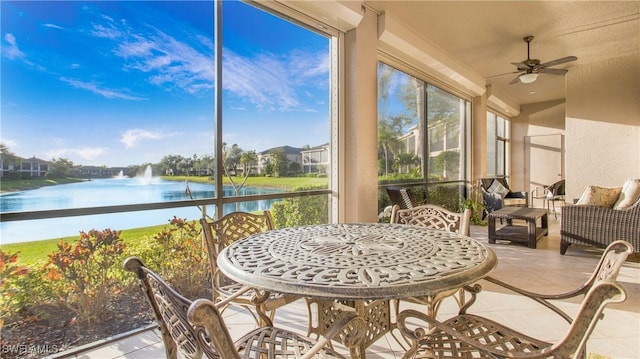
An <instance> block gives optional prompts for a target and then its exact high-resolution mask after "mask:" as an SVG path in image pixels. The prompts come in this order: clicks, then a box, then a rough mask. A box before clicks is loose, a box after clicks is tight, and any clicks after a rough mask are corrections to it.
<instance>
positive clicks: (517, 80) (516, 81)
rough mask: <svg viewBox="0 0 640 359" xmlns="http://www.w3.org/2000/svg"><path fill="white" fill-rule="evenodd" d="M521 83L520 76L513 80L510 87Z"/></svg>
mask: <svg viewBox="0 0 640 359" xmlns="http://www.w3.org/2000/svg"><path fill="white" fill-rule="evenodd" d="M518 82H520V75H518V76H516V78H515V79H513V80H511V82H509V85H513V84H516V83H518Z"/></svg>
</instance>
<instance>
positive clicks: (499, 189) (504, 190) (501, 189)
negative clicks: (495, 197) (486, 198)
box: [487, 180, 509, 198]
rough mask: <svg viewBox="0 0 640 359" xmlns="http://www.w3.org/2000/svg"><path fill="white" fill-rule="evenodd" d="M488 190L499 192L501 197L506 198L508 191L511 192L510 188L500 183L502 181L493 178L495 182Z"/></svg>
mask: <svg viewBox="0 0 640 359" xmlns="http://www.w3.org/2000/svg"><path fill="white" fill-rule="evenodd" d="M487 192H489V193H497V194H499V195H500V197H502V198H504V196H506V195H507V193H509V189H508V188H507V187H505V186H504V185H503V184H502V183H500V181H498V180H493V183H492V184H491V186H489V188H487Z"/></svg>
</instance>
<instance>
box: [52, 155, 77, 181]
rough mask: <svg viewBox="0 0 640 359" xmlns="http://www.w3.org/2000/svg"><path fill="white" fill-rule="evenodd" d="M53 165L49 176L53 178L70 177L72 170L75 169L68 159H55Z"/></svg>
mask: <svg viewBox="0 0 640 359" xmlns="http://www.w3.org/2000/svg"><path fill="white" fill-rule="evenodd" d="M52 162H53V163H52V164H51V166H50V167H49V172H48V175H49V176H50V177H53V178H65V177H69V174H70V173H71V170H72V169H73V162H71V161H70V160H68V159H66V158H58V159H55V158H54V159H53V160H52Z"/></svg>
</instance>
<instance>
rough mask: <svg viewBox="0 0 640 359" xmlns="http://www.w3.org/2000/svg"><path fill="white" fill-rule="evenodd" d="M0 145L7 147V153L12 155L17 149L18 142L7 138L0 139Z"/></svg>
mask: <svg viewBox="0 0 640 359" xmlns="http://www.w3.org/2000/svg"><path fill="white" fill-rule="evenodd" d="M0 143H2V144H4V145H5V146H7V147H8V148H9V151H11V152H14V153H15V148H16V147H18V142H16V141H14V140H12V139H9V138H0Z"/></svg>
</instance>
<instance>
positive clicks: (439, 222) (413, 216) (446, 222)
mask: <svg viewBox="0 0 640 359" xmlns="http://www.w3.org/2000/svg"><path fill="white" fill-rule="evenodd" d="M470 222H471V210H470V209H469V208H467V209H465V210H464V212H462V213H457V212H452V211H449V210H448V209H446V208H443V207H441V206H438V205H434V204H423V205H421V206H416V207H413V208H407V209H400V207H399V206H398V205H394V206H393V210H392V211H391V223H400V224H407V225H412V226H420V227H427V228H433V229H439V230H443V231H447V232H453V233H458V234H460V235H463V236H468V235H469V225H470ZM448 297H452V298H454V299H455V301H456V303H457V304H458V307H459V308H462V307H463V306H464V305H465V302H466V300H465V291H464V289H462V288H460V289H454V290H450V291H444V292H440V293H437V294H435V295H429V296H425V297H415V298H403V299H402V300H407V301H410V302H413V303H419V304H424V305H426V306H427V315H430V316H432V317H435V316H436V314H437V312H438V308H439V307H440V303H441V302H442V300H444V299H445V298H448ZM399 305H400V301H396V313H397V312H398V311H399Z"/></svg>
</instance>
